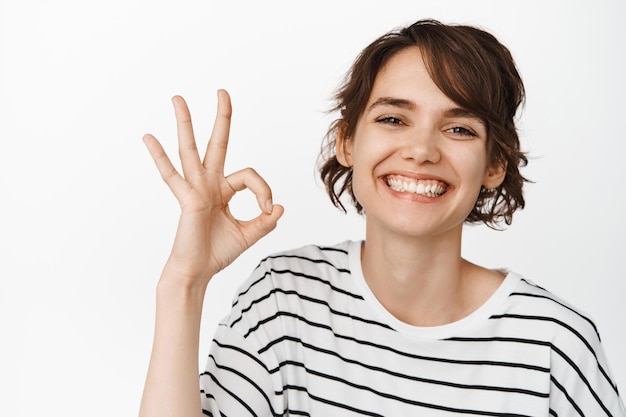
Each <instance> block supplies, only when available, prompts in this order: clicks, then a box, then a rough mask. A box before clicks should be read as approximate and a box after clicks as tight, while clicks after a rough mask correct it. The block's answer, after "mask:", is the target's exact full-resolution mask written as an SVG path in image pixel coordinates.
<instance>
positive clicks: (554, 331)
mask: <svg viewBox="0 0 626 417" xmlns="http://www.w3.org/2000/svg"><path fill="white" fill-rule="evenodd" d="M357 250H358V243H356V242H344V243H342V244H340V245H337V246H335V247H331V248H323V247H316V246H308V247H305V248H301V249H299V250H296V251H291V252H286V253H283V254H277V255H273V256H270V257H268V258H266V259H264V260H263V261H261V263H260V264H259V265H258V267H257V268H256V269H255V270H254V271H253V274H252V276H251V277H250V278H249V279H248V280H247V281H246V283H245V284H244V285H243V286H242V288H241V291H240V292H239V294H238V295H237V296H236V297H235V300H234V302H233V308H232V311H231V312H230V314H229V315H228V316H227V317H226V318H225V319H224V321H223V322H222V324H221V325H220V326H219V329H218V331H217V333H216V335H215V339H214V341H213V346H212V350H211V354H210V356H209V359H208V361H207V367H206V371H205V372H204V373H203V374H202V375H201V377H200V378H201V385H202V393H201V395H202V399H203V407H204V412H205V414H207V415H213V416H218V415H221V416H245V415H250V416H278V415H302V416H409V415H419V416H454V415H476V416H547V415H552V416H576V415H581V416H594V417H595V416H616V417H626V413H625V412H624V408H623V405H622V403H621V400H620V398H619V394H618V391H617V387H616V386H615V383H614V382H613V381H612V379H611V377H610V373H609V371H608V369H609V368H608V364H607V363H606V359H605V357H604V354H603V352H602V348H601V345H600V339H599V336H598V332H597V329H596V328H595V326H594V325H593V322H592V321H591V320H589V319H588V318H587V317H585V316H584V315H581V314H580V313H579V312H578V311H577V310H576V309H574V308H572V307H571V306H569V305H567V304H566V303H564V302H563V301H561V300H559V299H558V298H556V297H554V296H553V295H552V294H551V293H549V292H548V291H546V290H544V289H542V288H540V287H538V286H536V285H534V284H533V283H531V282H530V281H527V280H524V279H521V278H520V277H519V276H517V275H514V274H509V276H508V277H507V279H506V280H505V283H506V285H508V287H506V286H505V284H503V289H502V291H500V292H504V291H505V290H506V291H507V292H505V293H503V294H499V295H498V297H501V299H496V296H494V300H492V302H491V303H488V307H489V310H490V311H489V314H488V315H486V316H484V319H483V316H479V315H478V314H477V315H476V316H477V317H473V318H470V319H469V320H463V321H462V323H456V324H455V325H454V326H450V327H448V328H445V329H443V330H444V331H443V332H441V330H442V329H438V331H440V333H439V334H441V335H444V336H445V337H439V336H438V337H431V336H430V333H427V332H426V333H423V334H422V333H420V329H419V328H414V329H407V327H406V326H403V325H399V324H398V323H397V322H396V321H394V320H393V319H392V318H390V317H389V316H386V315H385V314H384V313H381V311H380V306H376V305H375V300H372V297H371V295H368V294H367V291H365V290H364V287H363V282H364V281H363V278H362V275H361V272H360V268H359V267H358V266H356V265H355V263H354V258H355V256H354V252H355V251H357ZM351 254H352V256H351ZM351 259H352V260H351ZM509 288H510V289H509ZM483 310H485V309H483ZM484 313H485V311H481V314H484ZM448 329H449V330H448ZM446 332H448V333H449V334H446Z"/></svg>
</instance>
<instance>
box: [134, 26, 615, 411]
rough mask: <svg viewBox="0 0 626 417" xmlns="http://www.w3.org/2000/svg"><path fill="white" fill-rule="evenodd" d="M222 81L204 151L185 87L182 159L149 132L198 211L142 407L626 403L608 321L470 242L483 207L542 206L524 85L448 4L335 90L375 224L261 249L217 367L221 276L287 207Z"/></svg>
mask: <svg viewBox="0 0 626 417" xmlns="http://www.w3.org/2000/svg"><path fill="white" fill-rule="evenodd" d="M218 96H219V104H218V114H217V119H216V121H215V125H214V129H213V133H212V135H211V139H210V141H209V144H208V147H207V151H206V155H205V156H204V159H203V160H202V161H201V160H200V158H199V156H198V151H197V149H196V145H195V140H194V138H193V131H192V126H191V119H190V116H189V111H188V109H187V107H186V105H185V103H184V101H183V99H182V98H180V97H175V98H174V99H173V102H174V108H175V111H176V119H177V122H178V135H179V147H180V157H181V161H182V167H183V176H181V175H180V174H179V173H178V172H177V171H176V170H175V169H174V167H173V165H172V164H171V162H170V160H169V158H168V157H167V156H166V154H165V153H164V151H163V149H162V147H161V146H160V144H159V142H158V141H157V140H156V139H155V138H154V137H152V136H150V135H146V137H145V138H144V140H145V142H146V145H147V146H148V149H149V151H150V153H151V155H152V157H153V158H154V160H155V162H156V164H157V167H158V169H159V171H160V173H161V175H162V176H163V178H164V180H165V182H166V183H167V184H168V186H169V187H170V189H171V190H172V192H173V193H174V195H175V196H176V198H177V199H178V201H179V203H180V205H181V216H180V222H179V227H178V231H177V234H176V238H175V241H174V245H173V248H172V252H171V255H170V257H169V259H168V261H167V263H166V265H165V267H164V270H163V274H162V276H161V278H160V280H159V284H158V290H157V319H156V330H155V341H154V347H153V353H152V358H151V362H150V368H149V372H148V377H147V381H146V387H145V392H144V397H143V401H142V409H141V415H142V416H157V415H159V416H160V415H164V416H165V415H176V416H182V415H200V414H201V413H202V412H204V414H207V415H220V413H221V414H222V415H226V416H234V415H237V416H240V415H324V416H327V415H333V416H337V415H358V414H362V415H376V416H387V415H403V416H406V415H421V416H422V415H425V416H430V415H503V416H504V415H507V416H522V415H524V416H539V415H559V416H564V415H578V414H580V415H593V416H599V415H611V416H625V415H626V413H625V412H624V407H623V404H622V402H621V400H620V397H619V395H618V392H617V388H616V387H615V384H614V383H613V382H612V379H611V377H610V373H609V371H608V364H607V362H606V359H605V358H604V356H603V352H602V348H601V345H600V340H599V336H598V334H597V332H596V329H595V326H594V325H593V323H592V322H591V321H589V320H588V319H587V318H585V317H584V316H582V315H580V314H579V313H578V312H577V311H576V310H575V309H573V308H572V307H570V306H568V305H567V304H565V303H564V302H562V301H560V300H559V299H558V298H556V297H555V296H554V295H552V294H550V293H549V292H547V291H545V290H543V289H541V288H540V287H537V286H536V285H534V284H533V283H531V282H530V281H528V280H525V279H524V278H522V277H521V276H520V275H518V274H516V273H514V272H511V271H504V270H490V269H486V268H483V267H481V266H478V265H475V264H472V263H471V262H469V261H467V260H465V259H463V258H462V257H461V236H462V230H463V225H464V224H465V223H466V222H484V223H486V224H488V225H490V226H492V227H495V225H497V223H498V222H500V221H504V222H506V223H510V222H511V220H512V215H513V212H514V211H515V210H516V209H517V208H523V207H524V199H523V195H522V186H523V183H524V181H525V179H524V178H523V176H522V175H521V174H520V172H519V168H520V166H522V165H524V164H525V163H526V158H525V156H524V154H523V152H521V151H520V147H519V139H518V136H517V133H516V128H515V122H514V118H515V115H516V112H517V109H518V107H519V105H520V104H521V102H522V101H523V98H524V88H523V84H522V81H521V79H520V77H519V74H518V72H517V70H516V68H515V64H514V62H513V59H512V58H511V55H510V53H509V51H508V50H507V49H506V48H505V47H504V46H503V45H501V44H500V43H499V42H498V41H497V40H496V39H495V38H494V37H493V36H491V35H490V34H488V33H486V32H484V31H482V30H480V29H477V28H473V27H469V26H451V25H443V24H441V23H439V22H436V21H432V20H424V21H418V22H416V23H415V24H413V25H411V26H409V27H406V28H403V29H400V30H397V31H393V32H390V33H388V34H386V35H383V36H382V37H380V38H379V39H377V40H376V41H374V42H373V43H372V44H370V45H369V46H368V47H366V48H365V49H364V50H363V51H362V53H361V54H360V56H359V57H358V58H357V60H356V61H355V63H354V65H353V67H352V69H351V71H350V73H349V74H348V77H347V78H346V81H345V83H344V84H343V85H342V86H341V88H340V89H339V91H338V93H337V96H336V99H337V105H336V108H335V110H337V111H339V112H340V114H341V116H340V118H339V119H338V120H337V121H336V122H335V123H334V124H333V125H332V126H331V129H330V130H329V133H328V136H327V138H328V143H327V147H326V148H325V152H324V153H323V155H322V164H321V167H320V173H321V176H322V179H323V180H324V181H325V184H326V186H327V190H328V192H329V195H330V197H331V200H332V201H333V202H334V203H335V205H337V206H338V207H340V208H344V205H343V202H342V201H341V199H342V196H343V194H344V193H347V194H348V195H349V197H350V198H351V201H352V203H353V204H354V206H355V207H356V209H357V211H358V212H361V213H363V215H364V216H365V222H366V237H365V240H364V241H363V242H350V241H346V242H342V243H339V244H337V245H336V246H333V247H318V246H307V247H304V248H299V249H296V250H293V251H289V252H283V253H280V254H275V255H272V256H270V257H268V258H266V259H264V260H263V261H261V263H260V264H259V266H258V267H257V268H256V269H255V270H254V271H253V273H252V275H251V277H250V278H249V279H248V281H246V283H244V284H243V286H242V287H241V290H240V292H239V294H238V296H237V297H236V299H235V302H234V304H233V309H232V311H231V312H230V314H229V315H228V316H227V317H226V318H224V320H223V321H222V323H221V325H220V326H219V329H218V331H217V333H216V335H215V339H214V342H213V346H212V350H211V354H210V355H209V359H208V361H207V367H206V371H205V372H204V373H202V375H201V376H200V382H198V378H197V363H196V358H197V356H198V333H199V325H200V316H201V308H202V302H203V297H204V293H205V290H206V288H207V284H208V282H209V281H210V279H211V277H212V276H213V275H215V273H217V272H218V271H220V270H221V269H223V268H224V267H226V266H227V265H228V264H230V263H231V262H232V261H233V260H234V259H235V258H236V257H237V256H238V255H239V254H241V253H242V252H243V251H244V250H246V249H247V248H248V247H249V246H251V245H252V244H254V243H255V242H256V241H257V240H258V239H260V238H261V237H262V236H264V235H265V234H267V233H269V232H270V231H271V230H272V229H273V228H274V227H275V226H276V223H277V221H278V219H279V218H280V216H281V215H282V213H283V208H282V207H281V206H279V205H275V204H273V203H272V197H271V191H270V188H269V186H268V185H267V184H266V183H265V181H264V180H263V179H262V178H261V177H260V176H259V175H258V174H257V173H256V172H254V171H253V170H252V169H245V170H242V171H239V172H236V173H234V174H230V175H228V176H224V174H223V168H224V158H225V153H226V147H227V142H228V132H229V124H230V115H231V106H230V100H229V97H228V95H227V93H226V92H225V91H220V92H219V93H218ZM245 188H248V189H250V190H251V191H252V192H253V193H254V194H255V195H256V198H257V201H258V204H259V207H260V209H261V211H262V213H261V214H259V216H258V217H256V218H255V219H253V220H251V221H247V222H242V221H238V220H237V219H235V218H233V216H232V215H231V214H230V212H229V210H228V202H229V201H230V199H231V198H232V197H233V195H234V194H235V193H236V192H238V191H241V190H243V189H245ZM199 391H200V393H201V394H200V395H198V392H199Z"/></svg>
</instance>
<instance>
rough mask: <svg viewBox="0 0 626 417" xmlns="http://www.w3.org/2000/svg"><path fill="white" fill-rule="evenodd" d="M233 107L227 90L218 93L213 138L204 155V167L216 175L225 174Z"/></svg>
mask: <svg viewBox="0 0 626 417" xmlns="http://www.w3.org/2000/svg"><path fill="white" fill-rule="evenodd" d="M231 116H232V107H231V104H230V96H229V95H228V92H227V91H226V90H218V91H217V115H216V116H215V123H214V124H213V131H212V132H211V138H210V139H209V144H208V145H207V148H206V154H205V155H204V162H203V165H204V167H205V168H206V169H207V170H209V171H211V172H214V173H219V174H222V175H223V174H224V162H225V161H226V149H227V148H228V136H229V134H230V119H231Z"/></svg>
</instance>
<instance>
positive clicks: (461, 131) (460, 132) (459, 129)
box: [448, 126, 476, 138]
mask: <svg viewBox="0 0 626 417" xmlns="http://www.w3.org/2000/svg"><path fill="white" fill-rule="evenodd" d="M448 132H450V133H453V134H454V135H457V136H464V137H468V138H471V137H474V136H476V133H474V132H473V131H471V130H469V129H467V128H465V127H463V126H455V127H453V128H450V129H448Z"/></svg>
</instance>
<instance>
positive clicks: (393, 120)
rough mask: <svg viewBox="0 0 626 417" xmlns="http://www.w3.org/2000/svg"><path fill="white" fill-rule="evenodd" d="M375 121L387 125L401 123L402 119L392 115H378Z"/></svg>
mask: <svg viewBox="0 0 626 417" xmlns="http://www.w3.org/2000/svg"><path fill="white" fill-rule="evenodd" d="M376 122H377V123H382V124H389V125H401V124H403V123H402V120H400V119H398V118H397V117H393V116H384V117H379V118H378V119H376Z"/></svg>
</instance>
